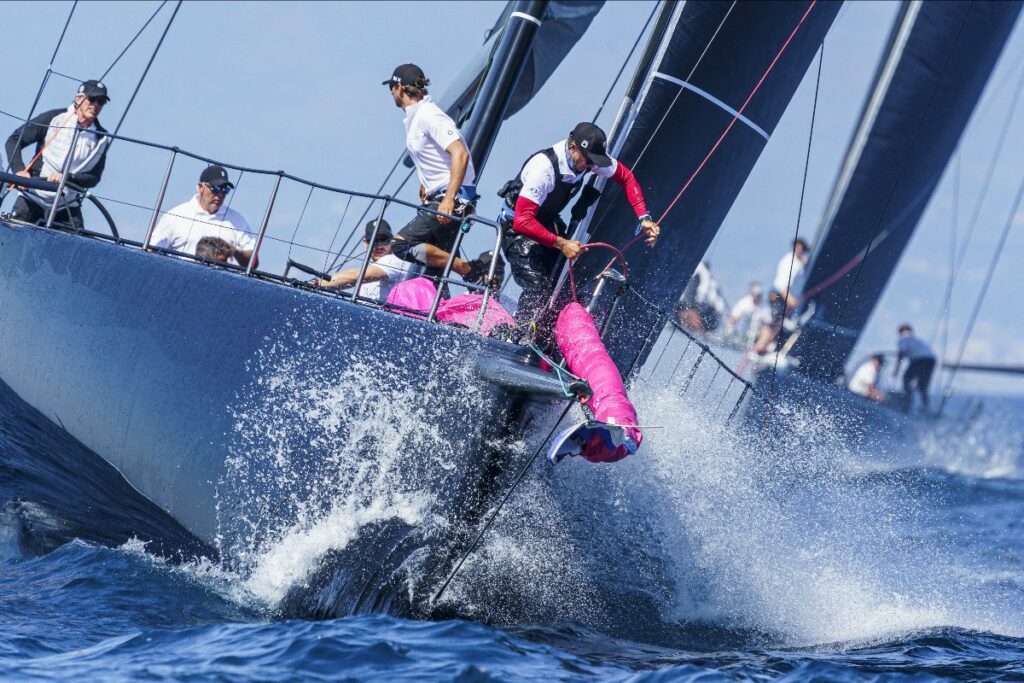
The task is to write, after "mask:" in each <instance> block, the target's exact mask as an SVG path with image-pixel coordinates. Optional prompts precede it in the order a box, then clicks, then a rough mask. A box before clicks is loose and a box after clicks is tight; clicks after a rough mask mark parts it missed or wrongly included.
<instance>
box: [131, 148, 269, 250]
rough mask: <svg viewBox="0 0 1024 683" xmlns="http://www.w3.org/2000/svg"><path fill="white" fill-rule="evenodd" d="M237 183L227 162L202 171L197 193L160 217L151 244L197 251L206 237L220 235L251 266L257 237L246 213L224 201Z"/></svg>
mask: <svg viewBox="0 0 1024 683" xmlns="http://www.w3.org/2000/svg"><path fill="white" fill-rule="evenodd" d="M234 187H235V186H234V185H233V184H232V183H231V181H229V180H228V172H227V170H226V169H225V168H224V167H223V166H208V167H206V168H205V169H204V170H203V172H202V173H201V174H200V175H199V184H198V185H197V186H196V194H195V195H194V196H193V197H192V198H191V199H189V200H188V201H187V202H184V203H182V204H179V205H178V206H176V207H174V208H173V209H171V210H170V211H168V212H167V213H166V214H165V215H164V216H163V217H161V218H160V222H159V223H158V224H157V226H156V230H154V231H153V236H152V238H150V244H151V245H152V246H154V247H160V248H162V249H173V250H174V251H179V252H182V253H185V254H194V253H196V247H197V246H198V245H199V241H200V240H201V239H202V238H204V237H219V238H220V239H222V240H224V241H225V242H227V243H228V244H230V245H231V247H232V249H233V252H232V255H231V257H232V260H233V261H234V263H235V264H237V265H239V266H242V267H243V268H244V267H247V266H248V265H249V259H251V258H252V252H253V249H255V248H256V240H255V239H254V238H253V236H252V229H251V228H250V227H249V224H248V223H247V222H246V220H245V218H243V217H242V214H240V213H238V212H237V211H235V210H234V209H232V208H231V207H229V206H228V205H227V204H225V203H224V200H225V199H226V198H227V196H228V192H230V191H231V190H233V189H234Z"/></svg>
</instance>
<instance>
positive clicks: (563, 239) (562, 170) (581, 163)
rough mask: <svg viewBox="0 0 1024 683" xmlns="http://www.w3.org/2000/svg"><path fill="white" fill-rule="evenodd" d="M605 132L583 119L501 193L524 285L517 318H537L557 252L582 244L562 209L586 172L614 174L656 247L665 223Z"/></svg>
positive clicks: (514, 263)
mask: <svg viewBox="0 0 1024 683" xmlns="http://www.w3.org/2000/svg"><path fill="white" fill-rule="evenodd" d="M606 145H607V139H606V137H605V134H604V131H602V130H601V129H600V128H598V127H597V126H595V125H594V124H592V123H581V124H579V125H577V126H576V127H575V128H573V130H572V132H571V133H570V134H569V137H568V138H567V139H565V140H559V141H558V142H556V143H555V144H554V145H552V146H551V147H548V148H546V149H542V150H540V151H539V152H537V153H535V154H533V155H532V156H530V158H529V159H527V160H526V163H524V164H523V167H522V169H521V170H520V171H519V175H518V176H517V177H515V178H513V179H512V180H510V181H509V182H507V183H505V185H504V186H503V187H502V189H501V191H500V192H499V193H498V194H499V196H501V197H503V198H504V199H505V203H504V205H503V206H502V213H501V216H500V217H499V221H500V222H501V224H502V228H503V231H504V240H503V244H502V246H503V248H504V250H505V258H507V259H508V262H509V265H510V266H511V267H512V277H513V278H514V279H515V281H516V283H517V284H518V285H519V286H520V287H522V288H523V292H522V294H521V295H520V297H519V306H518V308H517V310H516V318H517V320H518V321H519V322H520V323H522V322H528V321H532V322H535V323H536V322H538V318H539V317H540V315H541V313H542V311H543V310H544V308H545V305H546V304H547V301H548V300H549V299H550V297H551V294H552V291H553V288H554V284H555V279H554V271H555V266H556V265H557V262H558V257H559V255H561V256H564V257H565V258H567V259H574V258H576V257H577V256H579V254H580V247H581V245H580V243H579V242H578V241H577V240H573V239H570V238H569V234H568V228H567V227H566V225H565V223H564V222H563V221H562V218H561V217H560V216H559V214H560V213H561V212H562V211H563V210H564V209H565V207H566V206H568V204H569V202H570V201H571V200H572V198H573V197H574V196H576V194H577V193H578V192H579V190H580V188H582V187H583V180H584V178H585V177H586V175H587V173H588V172H591V173H594V174H595V175H599V176H601V177H603V178H611V179H612V180H614V181H615V182H616V183H618V184H619V185H621V186H622V187H623V189H625V191H626V197H627V198H628V200H629V203H630V204H631V205H632V207H633V211H634V212H635V213H636V215H637V218H638V219H639V220H640V225H641V227H642V229H643V232H644V234H645V236H646V239H645V241H646V243H647V245H648V246H651V247H653V246H654V244H655V242H657V240H658V235H659V234H660V232H661V228H660V227H659V226H658V224H657V223H655V222H654V221H653V220H652V219H651V215H650V214H649V213H647V206H646V204H645V203H644V195H643V191H642V190H641V189H640V184H639V183H638V182H637V180H636V178H635V177H634V176H633V173H632V171H630V170H629V169H628V168H626V165H625V164H623V163H621V162H619V161H617V160H616V159H613V158H612V157H611V156H609V154H608V151H607V149H606ZM597 196H598V195H597V192H596V191H594V190H593V188H588V189H587V190H585V191H584V193H583V194H582V195H581V197H580V199H579V201H577V202H576V204H575V205H574V206H573V209H572V218H573V220H574V221H577V220H579V219H582V218H583V217H584V216H585V215H586V213H587V209H589V208H590V205H591V204H593V202H594V201H595V200H596V199H597Z"/></svg>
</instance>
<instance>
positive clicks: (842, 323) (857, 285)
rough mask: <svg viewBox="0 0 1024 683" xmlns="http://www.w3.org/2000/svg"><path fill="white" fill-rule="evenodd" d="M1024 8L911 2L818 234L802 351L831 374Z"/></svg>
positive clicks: (820, 373) (806, 365) (804, 360)
mask: <svg viewBox="0 0 1024 683" xmlns="http://www.w3.org/2000/svg"><path fill="white" fill-rule="evenodd" d="M1020 9H1021V5H1020V3H1018V2H966V1H964V2H920V1H915V2H909V3H906V4H905V5H904V6H903V8H902V10H901V12H900V14H899V16H898V17H897V20H896V24H895V26H894V27H893V30H892V34H891V36H890V38H889V45H888V50H887V52H886V54H885V56H884V58H883V60H882V62H881V64H880V65H879V67H878V72H877V74H876V76H875V82H874V86H873V88H872V90H871V92H870V94H869V96H868V99H867V102H866V103H865V105H864V110H863V112H862V114H861V120H860V123H859V125H858V126H857V129H856V130H855V131H854V135H853V139H852V140H851V142H850V146H849V149H848V150H847V154H846V159H845V161H844V163H843V166H842V168H841V169H840V172H839V176H838V178H837V180H836V184H835V187H834V189H833V193H832V197H831V199H830V200H829V204H828V207H827V208H826V211H825V215H824V218H823V221H822V224H821V227H820V228H819V232H818V237H817V239H815V245H816V246H815V251H814V254H813V255H812V258H811V263H810V267H809V269H808V277H807V284H806V287H805V290H804V291H805V297H806V298H807V299H810V300H813V301H814V303H815V315H814V318H813V319H812V320H811V322H810V324H809V325H807V326H806V327H805V329H804V330H803V331H802V333H801V336H800V338H799V339H798V340H797V341H796V344H795V345H794V347H793V350H792V351H791V354H792V355H794V356H797V357H799V358H800V360H801V363H800V366H799V367H800V369H801V371H803V372H805V373H806V374H809V375H811V376H813V377H817V378H820V379H823V380H826V381H829V380H832V379H834V378H835V377H837V376H838V375H840V374H841V373H842V372H843V367H844V365H845V364H846V361H847V358H848V357H849V354H850V352H851V351H852V350H853V347H854V346H855V345H856V343H857V339H858V338H859V336H860V333H861V331H862V330H863V328H864V326H865V324H866V323H867V321H868V318H869V317H870V316H871V313H872V311H873V310H874V308H875V305H876V304H877V303H878V300H879V298H880V297H881V295H882V292H883V290H884V289H885V286H886V284H887V283H888V281H889V277H890V276H891V275H892V272H893V269H894V268H895V267H896V264H897V263H898V261H899V259H900V256H901V255H902V254H903V250H904V248H905V247H906V245H907V243H908V242H909V240H910V237H911V235H912V234H913V232H914V229H915V227H916V226H917V223H918V221H919V219H920V217H921V214H922V212H923V211H924V209H925V207H926V206H927V204H928V201H929V199H930V198H931V196H932V193H933V192H934V190H935V187H936V186H937V185H938V182H939V180H940V178H941V177H942V173H943V171H944V169H945V168H946V165H947V164H948V162H949V159H950V157H951V156H952V154H953V151H954V150H955V149H956V146H957V144H958V142H959V140H960V136H961V134H962V133H963V131H964V128H965V126H966V125H967V121H968V119H969V118H970V116H971V113H972V112H973V111H974V108H975V105H976V103H977V101H978V98H979V96H980V95H981V91H982V89H983V88H984V86H985V83H986V82H987V81H988V79H989V76H990V74H991V73H992V69H993V67H994V66H995V63H996V60H997V59H998V58H999V55H1000V53H1001V52H1002V50H1003V46H1004V45H1005V43H1006V40H1007V37H1008V36H1009V34H1010V31H1011V29H1012V28H1013V25H1014V22H1015V20H1016V18H1017V15H1018V14H1019V13H1020Z"/></svg>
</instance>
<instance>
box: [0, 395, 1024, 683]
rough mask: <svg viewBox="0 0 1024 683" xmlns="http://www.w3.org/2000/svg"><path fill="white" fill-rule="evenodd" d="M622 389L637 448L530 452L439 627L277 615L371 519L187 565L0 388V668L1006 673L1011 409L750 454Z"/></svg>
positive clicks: (819, 426) (1013, 441) (634, 675)
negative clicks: (642, 430)
mask: <svg viewBox="0 0 1024 683" xmlns="http://www.w3.org/2000/svg"><path fill="white" fill-rule="evenodd" d="M634 396H635V398H636V400H637V402H638V406H639V408H640V413H641V415H642V416H643V420H644V421H645V426H647V427H649V429H647V432H646V433H647V440H646V442H645V445H644V447H643V449H642V450H641V451H640V453H638V454H637V455H636V456H634V457H633V458H631V459H629V460H627V461H625V462H623V463H620V464H618V465H614V466H603V467H597V466H593V465H588V464H587V463H583V462H577V461H568V462H566V463H563V464H562V465H559V466H558V467H554V468H552V467H550V466H548V465H547V464H546V463H543V462H539V463H537V464H536V465H535V468H536V469H535V470H534V471H532V472H531V474H530V475H529V476H528V477H527V479H526V480H525V481H524V483H523V485H522V486H521V487H520V488H519V489H518V490H517V491H516V494H515V495H514V496H513V498H512V499H511V500H510V502H509V506H508V508H507V509H506V510H505V511H504V512H503V514H502V516H501V517H500V518H499V520H498V522H497V523H496V524H495V526H494V528H493V529H492V530H491V532H489V534H488V535H487V536H486V537H485V540H484V542H483V543H482V544H481V547H480V549H479V551H478V552H477V553H475V554H474V555H473V556H471V557H470V559H469V561H468V562H467V563H466V566H465V568H464V570H463V572H462V574H460V576H459V578H458V579H457V580H456V581H455V582H454V583H453V584H452V588H451V589H450V590H449V591H448V593H447V594H446V596H445V598H444V607H445V609H446V610H447V613H449V614H451V615H453V616H456V617H459V618H452V619H447V620H443V621H418V620H409V619H403V618H399V617H393V616H382V615H364V616H355V617H343V618H335V619H324V620H307V619H295V618H287V617H285V616H283V615H284V614H285V612H286V611H283V610H282V601H283V600H284V599H285V598H286V595H288V594H290V593H294V591H296V590H298V591H301V590H302V584H303V580H304V577H305V576H308V572H309V571H311V568H315V567H316V565H317V563H318V562H320V561H322V559H323V558H324V557H326V556H327V554H328V553H329V551H330V550H331V549H332V544H334V546H335V547H336V548H335V549H344V547H345V545H346V544H347V543H348V542H349V541H350V540H351V538H350V537H351V536H352V535H357V534H358V532H359V528H358V527H359V526H360V524H362V523H363V522H366V523H372V522H373V521H376V520H377V519H378V518H377V517H375V515H377V514H379V513H380V511H379V510H376V511H375V510H374V509H372V507H371V508H370V509H367V508H359V509H358V510H353V509H349V508H346V507H345V506H343V505H342V506H339V507H338V508H337V509H336V510H335V512H338V511H342V512H347V513H351V514H347V515H342V517H344V519H328V520H326V522H325V525H326V526H324V525H321V526H320V527H313V528H316V529H319V532H321V533H318V534H309V533H306V534H298V535H296V536H294V537H287V536H286V537H282V538H281V541H280V542H281V545H280V547H278V548H269V549H267V552H265V553H264V554H263V555H262V560H261V562H260V563H258V564H257V566H255V567H250V568H249V569H248V571H245V572H240V571H238V570H237V568H228V567H224V566H221V565H219V564H218V563H216V562H211V561H209V560H203V559H196V554H197V553H200V552H201V551H202V548H201V547H198V546H197V545H196V544H195V542H194V541H192V540H191V539H190V538H189V537H188V535H187V534H185V533H184V531H183V530H181V529H176V528H174V527H173V526H171V527H168V525H167V521H166V520H165V519H161V518H160V517H159V515H157V514H155V513H154V512H153V511H152V510H151V509H150V508H149V507H148V506H147V505H146V504H145V503H144V501H141V500H140V499H139V498H138V495H137V494H135V493H134V492H133V491H132V490H131V489H130V488H129V487H127V486H125V485H123V484H122V483H119V482H118V480H117V477H116V476H114V473H113V472H111V471H110V470H109V468H105V467H104V466H103V465H102V464H98V463H95V462H93V461H92V459H91V456H90V454H88V453H87V452H85V451H83V449H82V448H81V447H80V446H79V445H78V444H76V443H75V442H74V441H73V440H71V439H70V438H69V437H67V435H66V434H63V433H62V432H61V431H60V430H57V429H55V428H54V427H53V426H52V425H50V424H49V423H47V422H46V421H45V420H42V419H40V417H39V416H38V414H36V413H34V411H31V410H30V409H28V408H27V407H26V406H24V405H23V404H21V403H20V402H19V401H18V400H17V399H16V398H15V397H13V396H11V395H10V394H9V392H7V391H0V505H2V507H0V678H3V679H6V680H132V681H135V680H240V681H249V680H319V679H324V680H337V679H352V680H366V679H381V680H385V679H386V680H401V679H408V680H466V681H469V680H488V681H490V680H527V679H554V680H575V679H584V678H598V679H608V680H672V681H677V680H683V681H710V680H829V681H832V680H872V681H877V680H894V681H902V680H913V681H925V680H940V679H957V680H972V681H973V680H1022V679H1024V400H1022V399H1019V398H1004V397H993V398H987V399H985V401H984V406H985V407H984V410H983V411H982V413H981V414H980V416H979V417H978V418H977V419H976V420H974V421H973V422H972V423H970V424H959V423H958V424H955V425H953V424H934V423H923V422H922V423H920V424H917V425H915V428H914V429H912V430H910V432H909V433H907V434H905V435H903V436H902V437H901V438H899V439H896V438H892V439H889V440H882V441H878V440H871V439H869V440H866V441H863V442H860V443H859V444H858V445H851V444H850V443H849V442H848V441H847V440H846V435H847V434H848V431H847V430H846V429H841V428H838V427H839V425H837V424H836V421H837V420H841V419H842V418H841V417H840V416H835V415H829V414H828V413H826V412H816V411H809V412H807V413H805V414H801V415H797V416H796V417H795V418H794V421H793V422H792V423H791V424H790V426H789V428H788V430H787V431H786V433H785V434H784V435H783V436H782V437H779V438H774V439H773V441H772V443H770V444H767V445H766V444H764V443H763V442H759V441H758V439H757V438H754V437H752V436H750V435H747V436H744V435H742V434H736V433H734V432H731V431H729V430H728V429H726V428H723V427H721V426H719V425H717V423H715V422H714V421H712V420H710V419H709V418H708V416H706V415H704V414H702V413H701V411H700V410H698V409H695V408H694V407H693V405H692V403H691V402H688V401H686V400H684V398H683V397H681V396H680V395H679V392H678V391H676V390H674V388H673V387H672V386H671V385H670V386H653V385H651V386H645V385H641V386H639V387H637V388H636V389H635V391H634ZM308 419H312V420H329V419H331V418H330V415H323V414H316V415H312V416H310V417H308ZM839 435H842V437H840V436H839ZM567 501H570V502H571V504H569V503H567ZM598 502H600V505H598ZM581 511H583V512H581ZM588 513H590V514H588ZM360 515H365V519H364V517H360ZM401 515H406V517H407V520H406V521H408V522H409V523H415V522H416V521H417V520H416V514H415V510H414V509H412V510H405V511H404V512H401V513H400V516H401ZM328 531H329V533H327V532H328ZM346 534H348V536H346ZM300 537H301V538H300Z"/></svg>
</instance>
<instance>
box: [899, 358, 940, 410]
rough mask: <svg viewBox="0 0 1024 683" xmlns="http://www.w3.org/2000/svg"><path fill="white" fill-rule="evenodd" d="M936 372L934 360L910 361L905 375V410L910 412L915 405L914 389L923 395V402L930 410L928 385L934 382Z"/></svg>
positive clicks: (918, 359) (920, 359)
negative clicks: (933, 374)
mask: <svg viewBox="0 0 1024 683" xmlns="http://www.w3.org/2000/svg"><path fill="white" fill-rule="evenodd" d="M933 370H935V359H934V358H917V359H915V360H912V361H910V364H909V365H908V366H907V369H906V371H905V372H904V373H903V410H904V411H909V410H910V407H911V406H912V405H913V403H914V389H915V388H916V389H917V391H918V393H920V394H921V402H922V403H923V404H924V408H925V410H927V409H928V385H929V384H931V381H932V371H933Z"/></svg>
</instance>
